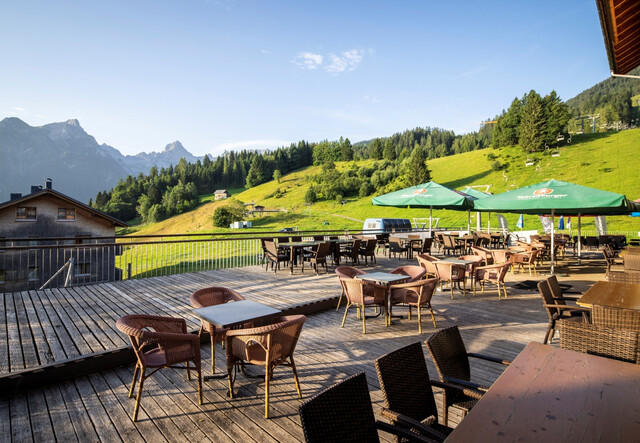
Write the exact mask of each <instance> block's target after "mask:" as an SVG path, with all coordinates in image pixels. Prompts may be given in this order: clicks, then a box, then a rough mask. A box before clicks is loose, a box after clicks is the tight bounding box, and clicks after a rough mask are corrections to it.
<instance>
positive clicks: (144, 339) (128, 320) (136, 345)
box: [116, 315, 202, 421]
mask: <svg viewBox="0 0 640 443" xmlns="http://www.w3.org/2000/svg"><path fill="white" fill-rule="evenodd" d="M116 326H117V328H118V329H119V330H120V331H122V332H124V333H125V334H127V335H128V336H129V339H130V340H131V346H132V347H133V351H134V352H135V354H136V357H137V359H138V361H137V362H136V367H135V369H134V371H133V379H132V380H131V387H130V388H129V398H131V397H132V396H133V391H134V389H135V386H136V377H137V375H138V372H140V384H139V385H138V394H137V395H136V405H135V407H134V409H133V421H136V420H137V418H138V409H139V408H140V398H141V397H142V386H143V384H144V381H145V380H146V379H147V378H148V377H150V376H151V375H152V374H153V373H155V372H156V371H157V370H158V369H161V368H175V369H186V370H187V378H188V379H191V371H196V374H197V377H198V402H199V404H202V372H201V370H200V338H199V337H198V336H197V335H195V334H189V333H187V322H186V321H185V320H184V319H182V318H174V317H159V316H155V315H125V316H124V317H120V318H119V319H118V320H117V321H116ZM191 362H193V366H191V365H190V364H189V363H191ZM179 363H185V366H178V364H179ZM148 369H150V370H151V372H149V373H148V374H147V370H148Z"/></svg>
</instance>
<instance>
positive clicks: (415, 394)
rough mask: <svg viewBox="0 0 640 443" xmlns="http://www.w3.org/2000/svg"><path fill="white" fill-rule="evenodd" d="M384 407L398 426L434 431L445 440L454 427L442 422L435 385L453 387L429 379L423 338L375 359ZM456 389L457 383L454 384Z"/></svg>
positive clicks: (383, 410) (389, 417) (384, 412)
mask: <svg viewBox="0 0 640 443" xmlns="http://www.w3.org/2000/svg"><path fill="white" fill-rule="evenodd" d="M374 364H375V367H376V373H377V374H378V381H379V382H380V390H381V391H382V395H383V397H384V408H382V409H381V411H380V414H381V415H382V416H384V417H386V418H387V419H389V420H391V422H392V423H393V424H394V425H396V426H403V427H407V428H409V429H412V430H414V431H416V432H420V433H423V434H425V432H428V433H430V434H431V435H432V436H433V437H436V438H438V439H439V440H444V439H445V438H446V437H447V436H448V435H449V434H450V433H451V431H452V430H453V429H451V428H449V427H448V426H446V419H445V421H444V424H440V423H439V422H438V408H437V407H436V400H435V397H434V395H433V386H436V387H439V388H445V387H449V385H448V384H447V383H441V382H437V381H435V380H430V379H429V370H428V369H427V363H426V361H425V358H424V351H423V350H422V345H421V344H420V342H415V343H413V344H410V345H408V346H404V347H402V348H400V349H397V350H395V351H393V352H390V353H388V354H385V355H383V356H382V357H379V358H378V359H376V360H375V361H374ZM452 389H453V387H452Z"/></svg>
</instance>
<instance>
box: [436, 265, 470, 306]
mask: <svg viewBox="0 0 640 443" xmlns="http://www.w3.org/2000/svg"><path fill="white" fill-rule="evenodd" d="M434 264H435V265H436V271H437V273H438V278H439V279H440V285H442V283H443V282H447V283H449V285H450V288H451V300H453V285H454V283H456V282H457V283H458V285H459V284H460V283H461V282H462V294H463V295H467V277H466V272H467V267H466V266H465V265H459V264H456V263H443V262H442V261H437V262H435V263H434Z"/></svg>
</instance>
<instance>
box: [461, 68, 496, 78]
mask: <svg viewBox="0 0 640 443" xmlns="http://www.w3.org/2000/svg"><path fill="white" fill-rule="evenodd" d="M490 68H491V66H490V65H481V66H476V67H475V68H473V69H470V70H469V71H466V72H463V73H461V74H458V77H473V76H475V75H477V74H481V73H483V72H486V71H488V70H489V69H490Z"/></svg>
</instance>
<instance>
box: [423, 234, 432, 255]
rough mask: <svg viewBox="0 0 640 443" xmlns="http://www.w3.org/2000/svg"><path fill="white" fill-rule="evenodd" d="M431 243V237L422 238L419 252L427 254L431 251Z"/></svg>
mask: <svg viewBox="0 0 640 443" xmlns="http://www.w3.org/2000/svg"><path fill="white" fill-rule="evenodd" d="M432 244H433V239H432V238H425V239H424V240H422V247H421V248H420V253H421V254H429V253H430V252H431V245H432Z"/></svg>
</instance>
